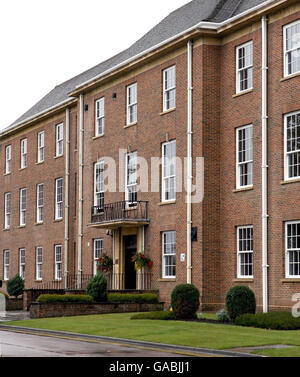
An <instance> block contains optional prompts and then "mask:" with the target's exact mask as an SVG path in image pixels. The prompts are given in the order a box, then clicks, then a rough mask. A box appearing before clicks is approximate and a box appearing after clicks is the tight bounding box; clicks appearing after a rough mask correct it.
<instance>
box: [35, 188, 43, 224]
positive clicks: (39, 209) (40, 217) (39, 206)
mask: <svg viewBox="0 0 300 377" xmlns="http://www.w3.org/2000/svg"><path fill="white" fill-rule="evenodd" d="M41 187H42V198H41V197H40V194H41V191H40V188H41ZM40 200H42V204H40ZM36 222H37V224H42V223H43V222H44V184H43V183H38V184H37V185H36Z"/></svg>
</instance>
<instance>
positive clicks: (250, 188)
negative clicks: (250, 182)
mask: <svg viewBox="0 0 300 377" xmlns="http://www.w3.org/2000/svg"><path fill="white" fill-rule="evenodd" d="M253 189H254V187H253V186H249V187H243V188H239V189H234V190H232V192H234V193H236V192H243V191H251V190H253Z"/></svg>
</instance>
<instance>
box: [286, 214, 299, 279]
mask: <svg viewBox="0 0 300 377" xmlns="http://www.w3.org/2000/svg"><path fill="white" fill-rule="evenodd" d="M285 239H286V277H287V278H300V221H292V222H288V223H286V232H285Z"/></svg>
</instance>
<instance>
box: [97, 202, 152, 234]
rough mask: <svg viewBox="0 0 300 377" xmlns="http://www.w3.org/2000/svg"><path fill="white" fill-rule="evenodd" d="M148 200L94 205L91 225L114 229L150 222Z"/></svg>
mask: <svg viewBox="0 0 300 377" xmlns="http://www.w3.org/2000/svg"><path fill="white" fill-rule="evenodd" d="M149 222H150V220H149V218H148V202H142V201H137V202H134V203H133V202H130V201H122V202H116V203H110V204H105V205H103V206H98V207H97V206H96V207H92V216H91V224H90V225H91V226H94V227H97V228H106V229H114V228H118V227H120V226H143V225H147V224H149Z"/></svg>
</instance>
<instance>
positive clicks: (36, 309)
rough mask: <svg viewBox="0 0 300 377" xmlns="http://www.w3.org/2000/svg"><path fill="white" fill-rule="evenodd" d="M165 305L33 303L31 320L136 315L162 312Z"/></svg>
mask: <svg viewBox="0 0 300 377" xmlns="http://www.w3.org/2000/svg"><path fill="white" fill-rule="evenodd" d="M163 308H164V303H162V302H161V303H158V304H128V303H113V304H112V303H99V304H97V303H84V304H80V303H69V302H64V303H51V304H41V303H38V302H33V303H31V305H30V318H53V317H72V316H81V315H94V314H109V313H136V312H155V311H162V310H163Z"/></svg>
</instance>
